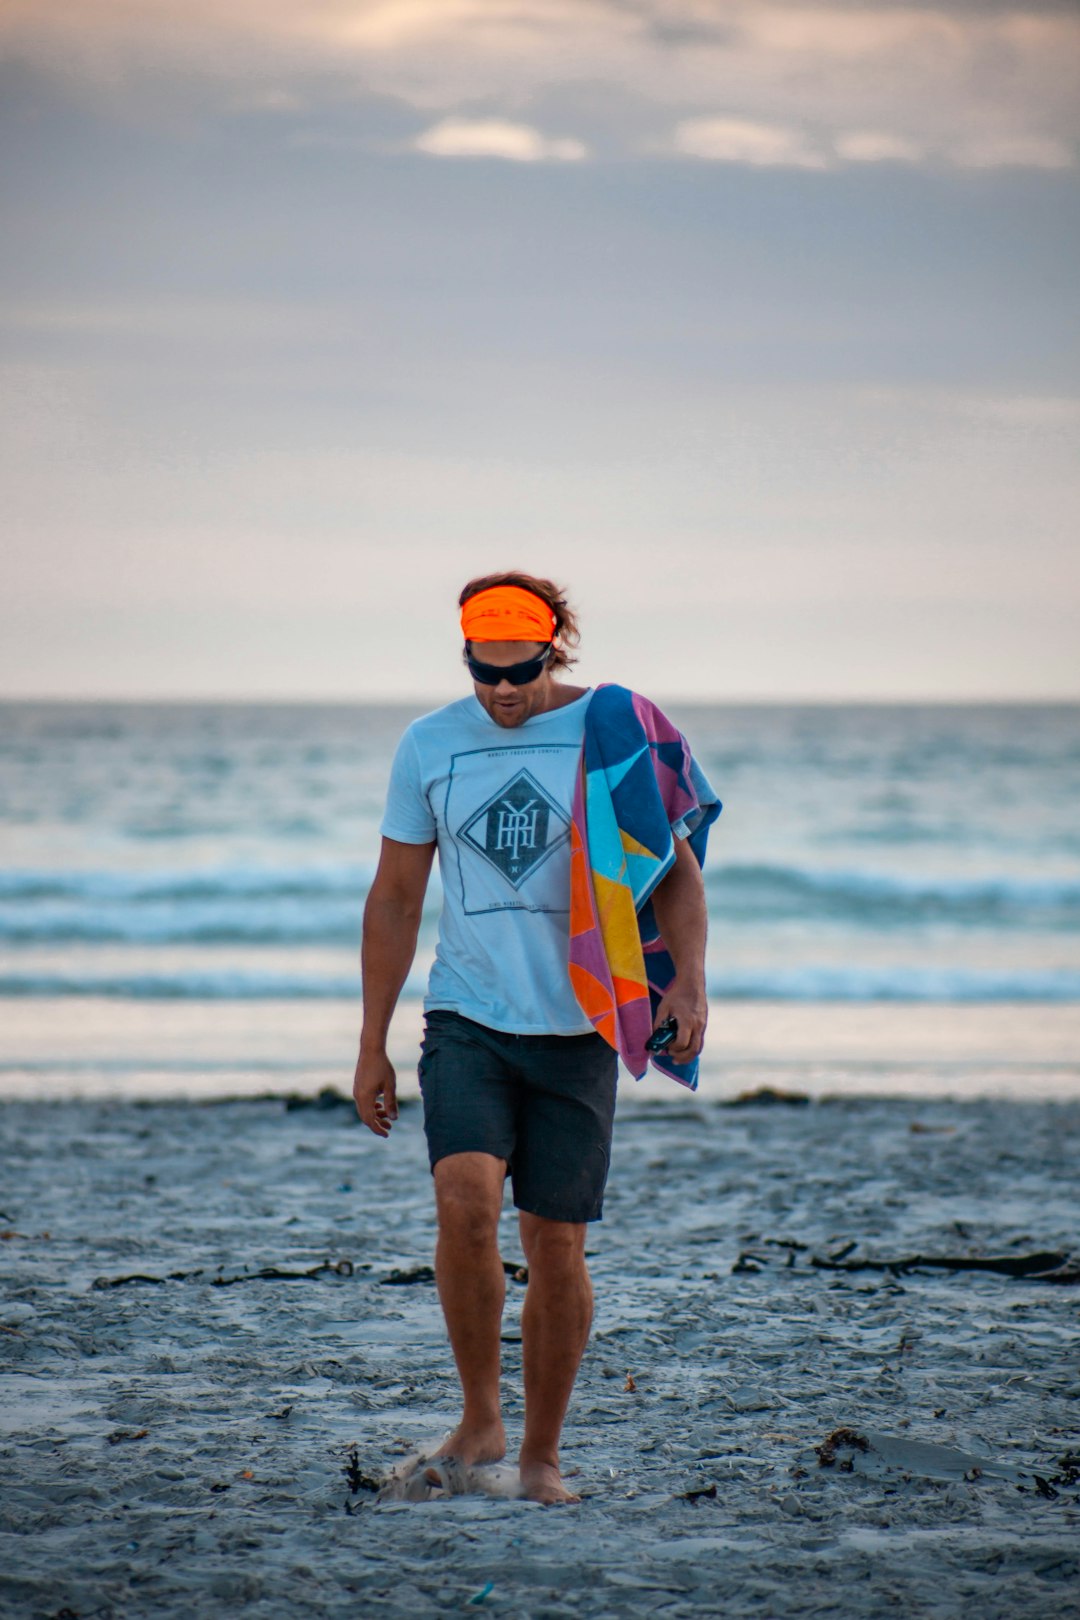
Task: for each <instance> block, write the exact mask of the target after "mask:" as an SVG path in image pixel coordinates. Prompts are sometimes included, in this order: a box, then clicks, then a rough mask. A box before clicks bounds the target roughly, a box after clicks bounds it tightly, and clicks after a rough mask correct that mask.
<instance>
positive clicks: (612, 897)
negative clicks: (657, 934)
mask: <svg viewBox="0 0 1080 1620" xmlns="http://www.w3.org/2000/svg"><path fill="white" fill-rule="evenodd" d="M593 890H594V893H595V895H596V912H597V916H598V918H599V921H600V937H601V939H602V940H603V941H604V952H605V954H606V956H607V959H608V967H609V968H610V969H611V973H612V976H613V977H614V976H616V975H618V977H619V978H621V979H633V980H635V981H636V982H637V983H638V984H644V983H645V982H646V979H645V957H644V955H643V954H642V950H641V934H640V933H639V931H638V922H637V912H636V911H635V910H634V897H633V895H632V894H631V893H630V890H629V889H627V888H626V887H625V886H624V885H623V884H621V883H613V882H612V881H611V879H610V878H606V877H604V876H603V875H602V873H600V872H594V873H593Z"/></svg>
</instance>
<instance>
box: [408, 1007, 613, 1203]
mask: <svg viewBox="0 0 1080 1620" xmlns="http://www.w3.org/2000/svg"><path fill="white" fill-rule="evenodd" d="M420 1051H421V1056H420V1065H419V1069H418V1073H419V1076H420V1090H421V1093H422V1095H423V1099H424V1131H425V1133H426V1135H427V1143H428V1159H429V1161H430V1163H431V1168H432V1169H433V1170H434V1168H435V1166H436V1165H437V1164H438V1162H439V1160H440V1159H445V1158H446V1157H447V1156H448V1155H449V1154H451V1153H491V1154H493V1155H494V1157H495V1158H497V1159H505V1160H506V1163H507V1166H508V1173H509V1175H510V1178H511V1183H512V1186H513V1191H514V1203H515V1204H516V1206H517V1208H518V1209H522V1210H525V1211H526V1212H527V1213H528V1214H530V1215H541V1216H544V1217H545V1218H546V1219H548V1220H553V1221H598V1220H599V1219H600V1218H601V1214H602V1211H603V1204H604V1184H605V1182H606V1181H607V1173H608V1161H609V1158H610V1155H611V1130H612V1124H613V1122H614V1118H615V1086H616V1079H617V1074H618V1058H617V1057H616V1055H615V1052H614V1051H613V1050H612V1048H611V1047H610V1046H609V1045H608V1043H607V1042H606V1041H605V1040H604V1037H603V1036H602V1035H598V1034H597V1033H596V1031H595V1030H592V1031H590V1032H589V1034H587V1035H508V1034H506V1033H504V1032H503V1031H502V1030H497V1029H488V1028H487V1026H486V1025H484V1024H477V1023H474V1022H473V1020H472V1019H471V1018H463V1017H462V1016H461V1014H460V1013H456V1012H450V1011H448V1010H442V1009H433V1010H432V1011H431V1012H429V1013H427V1014H426V1015H425V1018H424V1039H423V1042H422V1044H421V1048H420Z"/></svg>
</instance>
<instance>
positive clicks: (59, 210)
mask: <svg viewBox="0 0 1080 1620" xmlns="http://www.w3.org/2000/svg"><path fill="white" fill-rule="evenodd" d="M1078 126H1080V5H1077V4H1076V3H1069V4H1053V3H1046V4H1032V5H1025V4H1022V3H1018V4H1011V5H1010V4H998V3H996V0H945V3H942V4H928V5H924V6H923V5H904V4H894V3H879V4H877V5H872V4H860V3H856V0H835V3H829V0H825V3H822V4H806V3H799V0H787V3H773V0H230V3H229V4H228V5H222V4H221V3H220V0H185V3H184V5H182V6H178V5H176V4H175V3H174V0H0V224H2V239H3V244H4V245H3V248H2V250H0V409H2V412H3V421H4V424H5V427H4V431H3V434H2V435H0V522H2V529H0V536H2V553H3V558H4V564H3V580H4V586H3V590H2V592H0V696H6V697H12V698H17V697H29V696H51V697H88V698H96V697H122V698H163V697H177V698H184V697H195V698H265V699H277V698H286V699H289V698H294V699H304V698H329V699H340V700H351V699H355V698H387V699H389V698H402V699H409V700H414V699H416V698H425V699H426V698H429V697H430V698H435V699H438V700H439V701H448V700H449V699H451V698H452V697H454V696H456V695H458V694H459V693H460V692H461V691H462V690H463V689H464V688H463V671H462V667H461V664H460V659H459V654H460V631H459V629H458V623H457V606H456V600H457V594H458V591H459V590H460V588H461V586H462V585H463V584H464V583H465V581H466V580H467V579H469V578H471V577H473V576H474V575H476V574H480V573H486V572H489V571H493V570H496V569H500V568H521V569H525V570H527V571H529V572H532V573H535V574H540V575H547V576H549V577H553V578H555V579H556V580H558V581H559V582H560V583H562V584H564V585H565V586H567V587H568V589H569V593H570V598H571V600H572V602H573V603H574V604H575V605H576V606H577V608H578V610H579V613H580V617H581V621H582V631H583V640H582V651H581V661H580V664H579V665H578V669H577V676H578V678H579V679H581V680H583V681H586V682H596V681H600V680H618V681H623V682H625V683H627V684H630V685H632V686H634V687H635V688H637V689H638V690H642V691H645V692H646V693H648V694H649V695H651V696H654V697H655V698H657V699H664V698H702V699H732V700H739V701H745V700H767V699H777V700H790V699H795V700H816V699H827V700H864V699H865V700H884V699H905V700H906V699H910V700H922V699H932V700H937V699H979V698H991V699H996V698H1006V699H1007V698H1021V699H1022V698H1066V699H1076V698H1080V546H1078V543H1077V540H1078V536H1077V527H1078V513H1080V454H1078V451H1080V341H1078V339H1080V323H1078V319H1077V314H1078V278H1077V273H1076V266H1077V264H1078V263H1080V229H1078V223H1080V220H1078V216H1080V209H1078V199H1080V185H1078V178H1080V176H1078V166H1080V127H1078Z"/></svg>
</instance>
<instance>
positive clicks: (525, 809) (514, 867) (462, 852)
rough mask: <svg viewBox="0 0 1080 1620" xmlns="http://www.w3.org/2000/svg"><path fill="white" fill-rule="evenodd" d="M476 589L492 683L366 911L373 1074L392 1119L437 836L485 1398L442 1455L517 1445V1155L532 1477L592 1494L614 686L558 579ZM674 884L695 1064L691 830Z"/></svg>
mask: <svg viewBox="0 0 1080 1620" xmlns="http://www.w3.org/2000/svg"><path fill="white" fill-rule="evenodd" d="M459 606H460V608H461V628H462V633H463V636H464V638H465V648H464V656H465V660H466V662H467V664H468V668H469V672H470V674H471V676H472V681H473V692H472V694H471V695H470V696H468V697H465V698H462V699H460V700H459V701H457V702H456V703H451V704H449V705H447V706H446V707H445V708H441V709H437V710H435V711H434V712H433V713H431V714H427V715H424V716H423V717H422V718H421V719H419V720H416V721H414V722H413V723H412V725H410V726H409V727H408V729H407V730H406V731H405V733H404V735H403V737H402V739H401V742H400V744H399V746H398V749H397V753H396V755H395V758H394V763H393V768H392V771H391V776H390V787H389V792H388V796H387V806H386V814H385V817H384V819H383V823H382V827H381V833H382V851H381V855H380V859H379V866H378V871H377V873H376V875H375V879H374V881H373V883H372V886H371V890H370V893H369V895H368V899H367V904H366V906H365V909H364V935H363V951H362V966H363V987H364V1023H363V1031H362V1034H361V1038H360V1055H359V1058H358V1061H357V1065H356V1076H355V1081H354V1085H353V1095H354V1097H355V1100H356V1106H357V1109H358V1112H359V1114H360V1117H361V1119H362V1120H363V1122H364V1124H365V1125H366V1126H367V1127H368V1128H369V1129H370V1130H371V1131H373V1132H374V1133H375V1135H376V1136H381V1137H385V1136H388V1135H389V1133H390V1129H391V1126H392V1123H393V1121H394V1120H395V1119H396V1118H397V1103H396V1081H395V1073H394V1068H393V1066H392V1064H391V1063H390V1060H389V1057H388V1055H387V1048H386V1041H387V1032H388V1029H389V1026H390V1019H391V1016H392V1014H393V1010H394V1007H395V1005H396V1003H397V999H398V996H399V995H400V992H401V988H402V985H403V984H404V982H405V979H406V976H407V974H408V971H409V968H410V966H411V964H412V960H413V956H414V954H415V951H416V941H417V933H418V929H419V925H420V915H421V909H422V906H423V900H424V894H425V891H426V888H427V883H428V878H429V875H430V872H431V865H432V860H433V858H434V854H435V850H436V848H437V849H438V851H439V865H440V872H441V875H442V882H443V892H444V902H443V911H442V916H441V918H440V923H439V941H438V946H437V949H436V954H435V962H434V965H433V967H432V970H431V976H430V980H429V984H428V993H427V996H426V998H425V1002H424V1009H425V1023H424V1039H423V1042H422V1047H421V1053H422V1055H421V1061H420V1068H419V1074H420V1084H421V1091H422V1094H423V1100H424V1129H425V1132H426V1135H427V1143H428V1154H429V1159H430V1163H431V1167H432V1172H433V1176H434V1182H435V1199H436V1208H437V1213H438V1242H437V1246H436V1253H435V1274H436V1280H437V1283H438V1289H439V1297H440V1300H441V1303H442V1308H443V1312H444V1315H445V1318H446V1325H447V1330H448V1333H449V1337H450V1343H451V1347H452V1349H453V1353H454V1359H455V1362H456V1364H457V1370H458V1375H459V1377H460V1380H461V1387H462V1393H463V1397H464V1410H463V1414H462V1420H461V1423H460V1424H459V1426H458V1427H457V1429H456V1430H455V1431H454V1433H453V1434H452V1435H451V1436H450V1437H449V1438H448V1439H447V1441H446V1442H445V1444H444V1446H443V1447H442V1448H441V1451H440V1453H439V1455H440V1456H443V1457H447V1458H449V1457H453V1458H456V1459H457V1460H458V1461H460V1462H461V1463H462V1464H464V1465H465V1466H472V1465H474V1464H477V1463H482V1462H494V1461H497V1460H498V1459H500V1458H501V1457H503V1455H504V1454H505V1450H506V1435H505V1432H504V1429H503V1423H502V1416H501V1409H500V1394H499V1374H500V1350H499V1346H500V1328H501V1321H502V1310H503V1300H504V1292H505V1275H504V1271H503V1265H502V1260H501V1258H500V1255H499V1249H498V1241H497V1233H498V1221H499V1215H500V1211H501V1208H502V1200H503V1183H504V1180H505V1178H506V1176H507V1175H509V1176H510V1178H511V1182H512V1186H513V1196H514V1204H515V1206H516V1207H517V1209H518V1212H519V1225H520V1231H521V1243H522V1248H523V1250H524V1254H525V1260H526V1263H527V1265H528V1274H529V1281H528V1288H527V1292H526V1296H525V1302H524V1308H523V1311H522V1361H523V1371H524V1385H525V1433H524V1438H523V1441H522V1445H521V1451H520V1455H519V1468H520V1473H521V1481H522V1485H523V1488H524V1491H525V1494H526V1495H527V1496H528V1497H530V1498H532V1499H533V1500H534V1501H538V1502H546V1503H553V1502H575V1501H577V1500H579V1498H578V1497H576V1496H575V1495H573V1493H572V1492H570V1491H569V1490H568V1489H567V1488H566V1486H565V1485H564V1483H563V1481H562V1477H561V1474H560V1470H559V1449H558V1448H559V1438H560V1435H561V1432H562V1426H563V1420H564V1418H565V1415H566V1409H567V1405H568V1402H569V1399H570V1393H571V1390H572V1389H573V1385H574V1380H575V1377H576V1376H577V1371H578V1367H579V1365H580V1362H581V1357H582V1354H583V1352H584V1349H585V1344H586V1341H587V1339H588V1336H589V1328H590V1324H591V1320H592V1308H593V1295H592V1285H591V1283H590V1280H589V1274H588V1270H587V1268H586V1265H585V1257H584V1255H585V1231H586V1225H587V1223H588V1222H589V1221H594V1220H599V1219H600V1216H601V1211H602V1204H603V1193H604V1184H605V1181H606V1178H607V1171H608V1160H609V1154H610V1147H611V1133H612V1122H613V1118H614V1111H615V1088H616V1072H617V1068H618V1059H617V1056H616V1053H615V1051H614V1050H613V1048H612V1046H611V1045H609V1044H608V1042H607V1041H606V1040H605V1039H604V1037H603V1035H601V1034H599V1033H598V1032H597V1030H596V1029H595V1028H594V1027H593V1024H592V1023H591V1022H590V1019H589V1018H588V1017H587V1016H586V1015H585V1013H584V1012H583V1011H582V1008H581V1006H580V1005H579V1003H578V1001H577V999H576V997H575V994H574V989H573V986H572V984H571V980H570V976H569V973H568V950H569V908H570V820H571V806H572V802H573V796H574V786H575V781H576V777H577V772H578V769H579V764H580V758H581V749H582V740H583V736H584V728H585V716H586V711H587V709H588V706H589V702H590V699H591V697H592V689H591V688H589V687H581V686H570V685H563V684H562V683H561V682H560V681H559V680H558V678H557V677H558V674H559V672H560V671H562V670H564V669H566V668H567V667H568V666H569V664H570V663H571V662H572V658H571V655H570V651H569V649H570V648H572V647H573V646H575V645H576V644H577V641H578V629H577V623H576V620H575V617H574V614H573V613H572V611H571V610H570V608H569V607H568V605H567V603H566V600H565V598H564V596H563V594H562V592H561V591H560V590H559V588H558V587H557V586H555V585H554V584H553V583H552V582H551V581H550V580H546V579H538V578H534V577H533V576H531V575H527V574H520V573H506V574H496V575H489V576H487V577H485V578H482V579H475V580H472V581H471V582H470V583H469V584H468V585H466V587H465V588H464V590H463V591H462V592H461V596H460V598H459ZM676 830H678V829H676ZM652 902H653V907H654V911H655V916H656V921H657V924H658V925H659V928H660V932H661V935H662V938H663V944H664V946H665V947H666V949H667V951H668V953H669V954H670V956H671V958H672V960H673V963H674V969H675V977H674V979H673V980H672V982H671V983H670V985H669V986H668V989H667V991H666V993H665V995H664V997H663V1000H662V1001H661V1003H660V1006H659V1008H658V1010H657V1014H656V1022H657V1024H659V1023H660V1022H662V1021H663V1020H664V1019H666V1018H668V1017H669V1016H673V1017H674V1018H675V1019H676V1020H677V1029H678V1033H677V1036H676V1042H675V1045H674V1046H673V1047H671V1049H670V1054H669V1055H670V1057H671V1058H672V1059H673V1060H674V1061H676V1062H678V1063H689V1062H691V1061H692V1060H693V1059H695V1058H696V1057H697V1055H698V1053H699V1052H700V1051H701V1047H702V1042H703V1039H704V1033H705V1023H706V1018H707V1008H706V997H705V971H704V953H705V898H704V885H703V882H702V877H701V871H700V867H699V864H698V861H697V860H696V859H695V856H694V854H693V853H692V851H691V850H690V849H689V848H688V847H687V843H686V841H685V839H684V838H683V837H682V836H679V837H676V839H675V861H674V864H673V866H672V867H671V869H670V871H669V872H668V873H667V875H666V876H665V877H664V878H663V879H662V881H661V882H660V883H659V885H658V886H657V887H656V889H655V890H654V891H653V894H652Z"/></svg>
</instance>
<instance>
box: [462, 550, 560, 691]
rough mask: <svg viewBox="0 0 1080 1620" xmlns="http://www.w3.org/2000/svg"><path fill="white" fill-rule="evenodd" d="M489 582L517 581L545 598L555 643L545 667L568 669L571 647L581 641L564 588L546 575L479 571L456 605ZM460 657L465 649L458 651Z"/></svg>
mask: <svg viewBox="0 0 1080 1620" xmlns="http://www.w3.org/2000/svg"><path fill="white" fill-rule="evenodd" d="M493 585H518V586H520V588H521V589H522V590H523V591H531V592H532V593H533V595H534V596H538V597H539V598H540V599H541V601H543V602H546V603H547V605H548V607H549V608H550V609H551V611H552V613H554V615H555V634H556V636H557V637H558V640H559V645H558V646H557V647H556V648H555V650H554V651H553V652H552V654H551V658H550V659H549V661H548V668H549V669H553V670H555V669H569V667H570V665H571V664H576V663H577V659H576V657H575V656H574V654H573V652H572V651H571V649H572V648H574V647H576V646H577V645H578V643H579V642H580V641H581V632H580V630H579V629H578V622H577V615H576V613H575V612H574V610H573V608H572V607H570V605H569V603H568V602H567V600H566V592H565V591H564V590H563V588H562V586H561V585H556V584H555V582H554V581H553V580H550V579H537V577H536V575H535V574H522V573H518V572H516V571H514V572H511V573H508V574H483V575H481V577H480V578H479V579H470V581H469V583H468V584H467V585H466V586H465V587H464V589H463V590H462V592H461V595H460V596H459V597H458V607H464V606H465V603H466V602H467V601H468V600H469V598H470V596H477V595H478V594H479V593H480V592H481V591H489V590H491V588H492V586H493ZM461 656H462V659H463V660H464V659H465V657H466V653H465V652H464V651H463V652H462V655H461Z"/></svg>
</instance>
